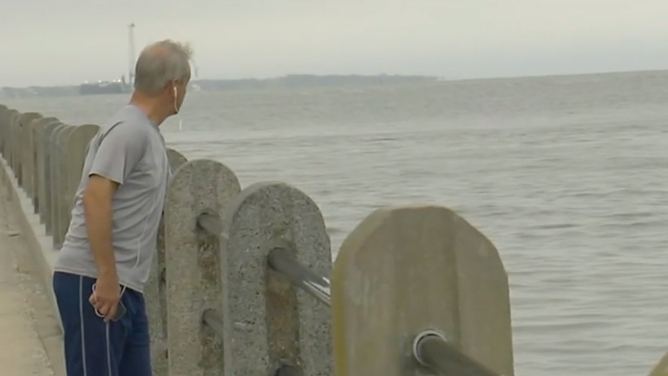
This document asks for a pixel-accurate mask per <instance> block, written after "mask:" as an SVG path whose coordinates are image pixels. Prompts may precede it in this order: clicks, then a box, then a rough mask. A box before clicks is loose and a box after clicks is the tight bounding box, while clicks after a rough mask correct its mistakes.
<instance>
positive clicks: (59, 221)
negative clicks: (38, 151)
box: [52, 125, 76, 249]
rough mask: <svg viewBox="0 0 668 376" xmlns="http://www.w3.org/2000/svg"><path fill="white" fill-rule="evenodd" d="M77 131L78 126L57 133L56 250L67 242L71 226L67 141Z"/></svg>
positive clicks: (54, 171)
mask: <svg viewBox="0 0 668 376" xmlns="http://www.w3.org/2000/svg"><path fill="white" fill-rule="evenodd" d="M75 129H76V126H72V125H68V126H66V127H65V128H63V129H62V130H60V132H58V133H57V137H56V139H55V142H56V145H55V147H56V153H55V155H54V161H55V168H54V169H53V170H52V173H53V174H54V176H55V177H56V181H55V183H56V185H55V188H56V190H55V201H54V204H55V206H56V216H55V221H54V223H53V226H54V227H53V244H54V247H55V248H56V249H60V247H62V245H63V241H64V240H65V234H66V233H67V227H68V226H69V222H68V220H67V218H68V216H69V213H68V212H67V209H68V208H69V204H68V198H67V185H68V183H69V181H68V176H69V175H68V173H69V166H68V150H67V140H68V139H69V137H70V134H72V132H74V130H75Z"/></svg>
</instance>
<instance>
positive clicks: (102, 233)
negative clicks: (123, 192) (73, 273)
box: [83, 174, 119, 278]
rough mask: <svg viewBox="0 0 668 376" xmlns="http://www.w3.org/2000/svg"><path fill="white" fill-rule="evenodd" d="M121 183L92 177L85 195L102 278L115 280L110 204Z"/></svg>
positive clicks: (89, 229) (90, 237) (90, 236)
mask: <svg viewBox="0 0 668 376" xmlns="http://www.w3.org/2000/svg"><path fill="white" fill-rule="evenodd" d="M118 185H119V183H117V182H115V181H113V180H109V179H108V178H106V177H104V176H100V175H97V174H91V175H90V176H89V177H88V184H87V185H86V191H85V192H84V195H83V205H84V214H85V217H86V231H87V233H88V241H89V242H90V248H91V251H92V252H93V256H94V258H95V264H96V265H97V269H98V273H99V275H100V277H101V278H116V277H117V275H116V258H115V257H114V249H113V247H112V241H111V229H112V209H111V202H112V198H113V196H114V193H115V192H116V188H118Z"/></svg>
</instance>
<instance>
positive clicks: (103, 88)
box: [79, 22, 198, 95]
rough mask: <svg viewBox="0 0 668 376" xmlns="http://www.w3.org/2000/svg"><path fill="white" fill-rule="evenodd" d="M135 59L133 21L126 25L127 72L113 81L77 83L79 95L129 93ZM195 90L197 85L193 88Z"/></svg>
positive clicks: (133, 74)
mask: <svg viewBox="0 0 668 376" xmlns="http://www.w3.org/2000/svg"><path fill="white" fill-rule="evenodd" d="M136 61H137V54H136V52H135V24H134V22H132V23H130V24H129V25H128V73H127V80H126V75H122V76H121V78H120V79H119V80H115V81H98V82H84V83H82V84H81V85H79V94H81V95H95V94H121V93H129V92H131V91H132V87H133V84H134V81H135V72H134V70H135V63H136ZM193 70H194V77H195V78H197V76H198V68H197V65H195V64H194V62H193ZM194 89H195V90H197V89H198V87H195V88H194Z"/></svg>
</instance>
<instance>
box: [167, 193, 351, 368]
mask: <svg viewBox="0 0 668 376" xmlns="http://www.w3.org/2000/svg"><path fill="white" fill-rule="evenodd" d="M224 227H225V229H226V231H227V232H228V240H227V242H226V245H225V251H224V253H223V254H224V256H225V259H224V260H223V270H224V276H225V278H226V279H225V280H224V282H223V285H224V290H225V293H224V294H225V311H224V312H223V313H222V318H223V322H224V328H225V336H226V338H225V345H226V347H225V349H224V353H225V358H224V364H225V375H226V376H241V375H274V374H275V372H277V370H278V369H279V368H281V367H282V366H289V367H292V368H293V369H296V370H295V371H296V372H297V374H301V375H322V376H325V375H331V370H332V361H331V355H330V354H331V333H330V331H331V330H330V311H329V307H327V306H326V305H324V304H322V303H320V302H318V301H317V300H315V299H314V298H313V297H311V296H308V295H306V294H305V293H304V292H303V291H301V290H297V289H296V288H295V287H294V286H293V285H292V284H291V283H290V282H289V281H288V280H287V279H286V278H285V277H283V276H282V275H279V274H278V273H276V272H274V271H272V270H269V268H268V267H267V265H268V262H267V257H268V255H269V252H270V251H271V250H272V249H273V248H275V247H281V246H284V247H285V248H289V249H290V250H291V251H293V252H294V256H295V257H296V259H297V260H298V261H299V262H301V264H302V265H305V266H306V267H308V268H309V269H311V270H313V271H314V272H316V273H319V274H320V275H325V276H327V275H329V274H330V271H331V267H332V256H331V246H330V240H329V236H328V235H327V231H326V227H325V223H324V220H323V217H322V214H321V212H320V210H319V209H318V206H317V205H316V204H315V203H314V202H313V200H311V198H310V197H309V196H307V195H306V194H304V193H303V192H301V191H299V190H298V189H296V188H294V187H292V186H290V185H287V184H284V183H258V184H254V185H251V186H249V187H247V188H246V189H244V190H243V191H242V192H241V193H240V194H239V195H238V196H237V197H236V198H235V199H234V201H233V202H232V203H231V204H230V208H229V210H228V212H227V219H226V221H225V226H224ZM170 262H171V260H170ZM170 280H171V275H170ZM170 308H171V306H170ZM170 336H171V332H170ZM182 374H186V373H182ZM360 375H361V374H360Z"/></svg>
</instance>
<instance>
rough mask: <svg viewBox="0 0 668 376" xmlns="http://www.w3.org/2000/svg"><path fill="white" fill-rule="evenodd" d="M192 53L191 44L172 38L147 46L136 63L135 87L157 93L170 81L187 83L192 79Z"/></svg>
mask: <svg viewBox="0 0 668 376" xmlns="http://www.w3.org/2000/svg"><path fill="white" fill-rule="evenodd" d="M192 54H193V52H192V48H191V47H190V45H189V44H187V43H179V42H175V41H172V40H163V41H160V42H156V43H153V44H150V45H148V46H146V47H145V48H144V50H143V51H142V52H141V54H139V58H138V59H137V64H136V65H135V82H134V86H135V89H136V90H139V91H143V92H145V93H148V94H156V93H159V92H160V91H161V90H163V89H164V88H165V87H166V86H167V84H168V83H169V82H170V81H179V82H183V83H187V82H188V81H190V60H191V59H192Z"/></svg>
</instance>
